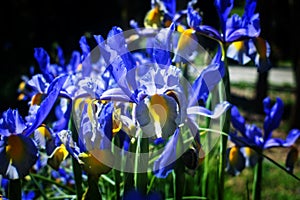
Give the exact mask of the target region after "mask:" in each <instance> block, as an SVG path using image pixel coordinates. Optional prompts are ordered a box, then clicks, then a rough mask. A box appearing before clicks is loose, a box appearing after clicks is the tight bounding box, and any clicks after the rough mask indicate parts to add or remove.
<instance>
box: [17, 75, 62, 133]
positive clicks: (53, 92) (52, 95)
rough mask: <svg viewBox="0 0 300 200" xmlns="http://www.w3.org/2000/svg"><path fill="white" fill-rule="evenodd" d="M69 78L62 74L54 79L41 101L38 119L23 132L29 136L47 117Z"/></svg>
mask: <svg viewBox="0 0 300 200" xmlns="http://www.w3.org/2000/svg"><path fill="white" fill-rule="evenodd" d="M67 78H68V76H67V75H62V76H59V77H57V78H56V79H54V81H53V82H52V83H51V85H50V86H49V88H48V94H47V97H46V98H45V99H44V101H43V102H42V103H41V106H40V108H39V110H38V111H37V113H36V120H35V121H34V122H33V124H32V125H31V126H30V127H28V128H27V129H25V130H24V131H23V134H24V135H26V136H28V135H30V134H31V133H33V131H34V130H35V129H36V128H37V127H38V126H39V125H40V124H41V123H42V122H43V121H44V120H45V119H46V117H47V115H48V114H49V112H50V111H51V109H52V106H53V105H54V103H55V101H56V99H57V97H58V95H59V92H60V90H61V88H62V86H63V84H64V83H65V81H66V79H67Z"/></svg>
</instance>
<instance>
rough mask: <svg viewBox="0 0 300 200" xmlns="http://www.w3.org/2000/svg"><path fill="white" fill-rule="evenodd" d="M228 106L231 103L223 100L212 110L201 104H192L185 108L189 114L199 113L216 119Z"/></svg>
mask: <svg viewBox="0 0 300 200" xmlns="http://www.w3.org/2000/svg"><path fill="white" fill-rule="evenodd" d="M230 107H231V104H230V103H228V102H227V101H224V102H222V103H219V104H218V105H216V107H215V109H214V111H210V110H208V109H207V108H205V107H202V106H193V107H189V108H188V109H187V114H189V115H193V114H196V115H201V116H206V117H210V118H213V119H216V118H219V117H220V116H221V115H222V114H223V113H224V112H225V111H226V110H228V109H229V108H230Z"/></svg>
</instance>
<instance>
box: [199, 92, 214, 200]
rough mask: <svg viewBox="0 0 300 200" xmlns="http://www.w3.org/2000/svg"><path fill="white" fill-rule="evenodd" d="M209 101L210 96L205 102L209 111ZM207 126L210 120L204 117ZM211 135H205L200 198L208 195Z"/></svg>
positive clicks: (207, 126)
mask: <svg viewBox="0 0 300 200" xmlns="http://www.w3.org/2000/svg"><path fill="white" fill-rule="evenodd" d="M211 100H212V96H211V94H210V95H209V96H208V99H207V101H206V108H207V109H211ZM209 124H210V118H209V117H206V118H205V127H206V128H209ZM210 136H211V134H207V135H206V146H205V149H204V151H205V154H206V155H205V158H204V159H205V160H204V167H203V176H202V181H201V187H202V191H201V192H202V193H201V195H202V196H205V197H206V196H207V195H208V176H209V160H210V156H209V153H208V152H209V150H210V146H211V144H210V143H211V137H210Z"/></svg>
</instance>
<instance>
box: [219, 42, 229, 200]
mask: <svg viewBox="0 0 300 200" xmlns="http://www.w3.org/2000/svg"><path fill="white" fill-rule="evenodd" d="M220 45H221V48H222V55H223V56H222V59H223V61H224V65H225V70H226V71H225V75H224V77H223V84H224V87H225V95H226V96H225V97H226V98H227V101H230V77H229V70H228V65H227V60H226V56H225V52H226V51H225V49H224V46H223V45H222V44H220ZM221 84H222V82H221ZM220 89H222V87H220ZM219 95H220V96H219V98H220V101H221V102H222V101H223V100H224V99H223V95H222V91H220V92H219ZM230 117H231V114H230V109H229V110H227V112H226V115H225V116H224V115H223V116H222V117H221V120H220V122H221V124H220V125H221V127H222V132H225V133H229V131H230ZM227 140H228V137H227V136H226V135H223V134H222V135H221V138H220V160H219V178H218V179H219V184H218V186H219V193H218V194H219V200H222V199H224V182H225V167H226V149H227Z"/></svg>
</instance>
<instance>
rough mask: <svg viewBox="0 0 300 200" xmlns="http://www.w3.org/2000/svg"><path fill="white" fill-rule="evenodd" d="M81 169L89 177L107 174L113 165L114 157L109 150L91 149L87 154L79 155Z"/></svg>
mask: <svg viewBox="0 0 300 200" xmlns="http://www.w3.org/2000/svg"><path fill="white" fill-rule="evenodd" d="M79 159H81V160H82V162H83V166H82V167H83V169H84V171H86V172H87V173H88V174H89V175H92V176H99V175H101V174H106V173H108V172H109V171H110V170H111V168H110V166H112V165H113V162H114V157H113V154H112V153H111V151H109V150H100V149H93V150H91V151H90V152H88V153H81V154H79Z"/></svg>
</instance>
